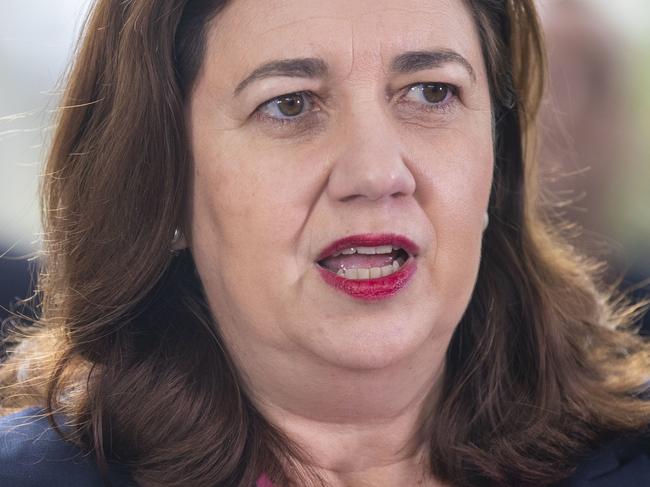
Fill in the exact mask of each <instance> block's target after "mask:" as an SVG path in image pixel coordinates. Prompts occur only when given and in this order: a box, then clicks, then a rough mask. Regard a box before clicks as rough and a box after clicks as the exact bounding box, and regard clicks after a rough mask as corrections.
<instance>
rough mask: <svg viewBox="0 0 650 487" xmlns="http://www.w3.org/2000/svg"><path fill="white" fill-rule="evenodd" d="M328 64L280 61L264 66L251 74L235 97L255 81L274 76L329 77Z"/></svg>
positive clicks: (317, 59)
mask: <svg viewBox="0 0 650 487" xmlns="http://www.w3.org/2000/svg"><path fill="white" fill-rule="evenodd" d="M327 72H328V67H327V63H326V62H325V61H323V60H322V59H320V58H299V59H279V60H276V61H270V62H268V63H264V64H262V65H261V66H260V67H258V68H256V69H255V71H253V72H252V73H251V74H249V75H248V76H247V77H246V78H245V79H244V80H243V81H242V82H241V83H239V84H238V85H237V88H235V95H239V93H241V91H242V90H243V89H244V88H246V86H248V85H249V84H251V83H252V82H253V81H257V80H260V79H264V78H271V77H274V76H287V77H290V78H324V77H325V76H326V75H327Z"/></svg>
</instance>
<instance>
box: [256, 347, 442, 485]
mask: <svg viewBox="0 0 650 487" xmlns="http://www.w3.org/2000/svg"><path fill="white" fill-rule="evenodd" d="M434 347H435V345H434ZM443 353H444V352H443V350H431V349H430V350H428V352H427V353H420V354H415V355H413V356H411V357H409V359H408V360H405V361H403V362H402V363H395V364H391V365H390V366H387V367H384V368H381V369H373V370H351V369H344V368H337V367H335V366H332V365H331V364H327V363H322V362H318V361H315V360H309V359H308V358H304V359H303V360H301V359H300V358H297V357H295V356H291V355H289V354H286V353H285V354H277V355H274V354H272V353H271V354H259V355H258V357H263V358H265V360H263V363H262V362H257V363H255V362H253V363H251V362H250V361H248V363H247V366H246V367H245V370H244V373H245V376H246V382H247V386H248V389H249V390H250V391H254V394H252V399H253V401H254V402H255V404H256V406H257V407H258V408H259V410H260V412H261V413H262V414H263V415H264V416H265V417H266V418H267V419H268V420H269V421H270V422H271V423H273V424H274V425H276V426H277V427H279V428H280V430H282V431H283V432H285V433H286V434H287V435H288V436H289V438H291V439H292V440H294V441H295V442H296V443H297V444H298V445H299V446H300V447H301V449H302V450H303V451H304V452H305V453H306V454H307V455H308V456H309V458H310V459H311V466H312V467H314V468H315V469H316V471H317V472H318V473H319V474H320V475H321V476H322V477H323V478H324V479H325V480H326V481H327V485H328V486H332V487H344V486H345V487H353V486H354V487H356V486H359V487H361V486H366V485H372V486H374V487H380V486H395V485H413V486H416V485H417V486H439V485H441V484H439V483H436V482H435V480H434V479H431V478H430V476H429V474H428V473H426V472H427V468H426V462H425V459H426V448H424V446H423V445H417V444H414V438H415V437H416V435H415V433H416V431H417V429H418V427H419V419H420V416H421V412H422V408H423V404H424V402H425V399H426V397H427V395H428V393H429V392H430V391H431V388H432V386H433V384H434V383H435V380H436V376H437V374H438V371H439V369H440V366H441V364H442V357H443ZM261 360H262V359H260V361H261Z"/></svg>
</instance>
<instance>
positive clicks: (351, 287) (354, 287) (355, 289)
mask: <svg viewBox="0 0 650 487" xmlns="http://www.w3.org/2000/svg"><path fill="white" fill-rule="evenodd" d="M416 270H417V264H416V262H415V259H414V258H412V257H411V258H409V259H408V260H407V261H406V262H405V263H404V264H403V265H402V267H400V268H399V269H398V270H397V272H394V273H393V274H391V275H390V276H385V277H377V278H375V279H346V278H345V277H341V276H339V275H337V274H334V273H333V272H331V271H329V270H327V269H324V268H323V267H321V266H318V271H319V272H320V275H321V277H322V278H323V280H324V281H325V282H326V283H327V284H329V285H330V286H332V287H333V288H334V289H337V290H339V291H342V292H344V293H346V294H348V295H349V296H352V297H353V298H357V299H361V300H364V301H379V300H381V299H387V298H390V297H392V296H395V295H396V294H397V293H398V292H400V291H401V290H402V289H404V288H405V287H406V285H407V284H408V283H409V282H410V281H411V279H412V278H413V275H414V274H415V271H416Z"/></svg>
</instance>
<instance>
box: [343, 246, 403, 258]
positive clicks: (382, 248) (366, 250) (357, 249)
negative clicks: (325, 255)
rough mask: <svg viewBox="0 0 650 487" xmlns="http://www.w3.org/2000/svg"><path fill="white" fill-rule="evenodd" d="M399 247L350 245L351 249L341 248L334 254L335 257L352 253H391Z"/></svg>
mask: <svg viewBox="0 0 650 487" xmlns="http://www.w3.org/2000/svg"><path fill="white" fill-rule="evenodd" d="M398 249H399V247H393V246H391V245H379V246H377V247H350V248H349V249H345V250H341V251H340V252H336V253H335V254H333V257H336V256H338V255H341V254H343V255H352V254H363V255H375V254H390V253H391V252H392V251H393V250H398Z"/></svg>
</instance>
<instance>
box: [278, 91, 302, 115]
mask: <svg viewBox="0 0 650 487" xmlns="http://www.w3.org/2000/svg"><path fill="white" fill-rule="evenodd" d="M275 104H276V105H277V107H278V110H279V111H280V113H281V114H282V115H284V116H285V117H296V116H298V115H300V114H301V113H302V111H303V110H304V107H305V100H304V99H303V95H301V94H299V93H292V94H290V95H284V96H281V97H279V98H277V99H276V100H275Z"/></svg>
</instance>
